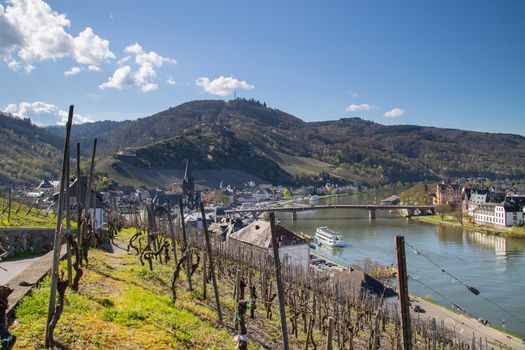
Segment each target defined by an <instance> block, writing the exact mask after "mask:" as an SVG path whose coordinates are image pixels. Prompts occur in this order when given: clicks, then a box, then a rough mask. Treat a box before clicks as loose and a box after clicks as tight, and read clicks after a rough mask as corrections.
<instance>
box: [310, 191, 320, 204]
mask: <svg viewBox="0 0 525 350" xmlns="http://www.w3.org/2000/svg"><path fill="white" fill-rule="evenodd" d="M317 204H319V196H317V195H315V194H314V195H313V196H312V197H310V205H317Z"/></svg>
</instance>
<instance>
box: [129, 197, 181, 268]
mask: <svg viewBox="0 0 525 350" xmlns="http://www.w3.org/2000/svg"><path fill="white" fill-rule="evenodd" d="M167 210H168V225H169V229H170V238H171V248H172V249H173V260H174V262H175V266H176V265H177V261H178V259H177V245H176V240H175V231H174V230H173V221H172V217H171V205H170V201H168V204H167ZM130 213H131V210H130Z"/></svg>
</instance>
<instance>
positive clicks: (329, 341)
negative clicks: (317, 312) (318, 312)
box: [325, 317, 334, 350]
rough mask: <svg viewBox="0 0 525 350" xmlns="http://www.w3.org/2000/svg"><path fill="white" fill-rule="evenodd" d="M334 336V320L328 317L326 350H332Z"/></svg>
mask: <svg viewBox="0 0 525 350" xmlns="http://www.w3.org/2000/svg"><path fill="white" fill-rule="evenodd" d="M333 336H334V318H333V317H328V336H327V337H326V346H325V349H326V350H332V349H333V348H332V338H333Z"/></svg>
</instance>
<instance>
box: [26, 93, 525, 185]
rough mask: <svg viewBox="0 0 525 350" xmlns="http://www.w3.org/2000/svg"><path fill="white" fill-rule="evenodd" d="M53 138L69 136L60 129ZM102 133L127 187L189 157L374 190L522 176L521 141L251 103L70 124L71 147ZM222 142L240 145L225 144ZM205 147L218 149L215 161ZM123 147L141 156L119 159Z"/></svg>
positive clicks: (108, 160) (168, 177)
mask: <svg viewBox="0 0 525 350" xmlns="http://www.w3.org/2000/svg"><path fill="white" fill-rule="evenodd" d="M26 124H27V123H26ZM51 131H52V132H53V133H56V134H57V135H60V134H61V131H62V134H63V128H61V127H53V128H52V129H51ZM47 134H48V135H49V133H47ZM226 134H228V135H229V136H228V137H226V138H225V135H226ZM95 136H97V137H98V138H99V146H98V153H99V155H100V156H101V159H100V160H99V164H101V165H103V168H104V169H103V170H104V171H106V172H108V173H109V174H110V175H113V176H115V177H117V178H119V179H120V180H121V181H123V182H122V183H123V184H125V183H134V184H138V183H141V182H144V181H145V182H147V183H158V184H166V183H167V181H173V179H174V178H177V177H180V173H181V171H182V169H183V166H184V159H186V158H190V159H191V160H192V164H193V165H194V169H195V170H196V171H202V172H207V174H208V175H209V177H210V178H222V179H223V180H225V181H226V182H227V181H228V180H230V178H232V177H235V176H234V174H235V173H237V174H238V176H237V177H238V178H241V177H243V176H255V177H257V178H258V179H262V180H263V181H268V182H273V183H285V182H290V181H291V180H294V181H296V182H303V183H304V182H312V181H319V180H320V179H321V178H323V179H326V178H332V179H339V180H340V181H347V182H353V183H356V184H363V185H369V186H377V185H382V184H387V183H393V182H403V183H413V182H419V181H434V180H437V179H439V178H442V177H471V176H472V177H478V176H482V177H488V178H494V179H506V178H508V179H515V178H522V177H524V176H525V138H524V137H523V136H519V135H512V134H495V133H483V132H473V131H466V130H455V129H441V128H434V127H424V126H416V125H394V126H385V125H381V124H378V123H374V122H371V121H366V120H362V119H360V118H343V119H339V120H333V121H323V122H305V121H303V120H301V119H299V118H297V117H295V116H293V115H290V114H288V113H285V112H283V111H280V110H278V109H274V108H270V107H268V106H267V105H266V104H265V103H260V102H259V101H255V100H245V99H235V100H230V101H222V100H201V101H192V102H187V103H183V104H181V105H179V106H176V107H171V108H169V109H167V110H165V111H162V112H159V113H156V114H154V115H152V116H149V117H145V118H140V119H137V120H134V121H124V122H108V121H104V122H95V123H89V124H84V125H78V126H77V125H75V126H74V127H73V141H74V142H75V141H80V142H82V143H83V145H84V147H83V148H84V149H85V150H87V149H88V148H89V147H91V141H92V138H93V137H95ZM223 140H235V142H234V143H227V144H225V145H224V146H225V147H221V146H222V143H221V142H223ZM205 147H214V151H213V152H214V154H211V153H210V152H209V151H207V150H206V149H205ZM126 149H132V150H133V152H135V153H136V154H137V157H136V159H133V160H131V159H124V158H122V157H121V156H118V155H117V153H118V152H119V151H123V150H126ZM121 153H122V152H121ZM124 153H125V152H124ZM247 154H249V155H253V154H255V155H257V157H256V158H254V159H252V157H248V158H246V157H244V155H247ZM209 156H212V159H208V157H209ZM261 163H267V164H266V165H264V166H262V165H261ZM146 180H147V181H146ZM219 181H220V180H219ZM119 182H120V181H119Z"/></svg>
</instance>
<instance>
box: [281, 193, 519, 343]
mask: <svg viewBox="0 0 525 350" xmlns="http://www.w3.org/2000/svg"><path fill="white" fill-rule="evenodd" d="M388 195H390V194H388V193H387V194H385V193H368V194H359V195H351V196H339V197H329V198H321V200H320V203H319V204H379V203H380V202H381V200H382V199H384V198H386V197H388ZM278 218H279V220H280V221H281V225H283V226H285V227H287V228H288V229H290V230H291V231H294V232H305V233H308V234H313V232H314V230H315V228H316V227H319V226H328V227H329V228H331V229H334V230H337V231H339V232H340V233H341V234H342V235H343V237H344V240H345V242H346V246H345V247H344V248H336V249H333V250H328V251H323V253H324V254H331V255H333V256H334V258H335V259H337V260H339V261H341V262H343V261H344V262H347V263H349V264H354V263H358V262H360V261H363V260H364V259H365V258H370V259H372V260H373V261H376V262H379V263H381V264H383V265H390V264H393V265H394V266H395V263H396V258H395V255H394V239H395V236H396V235H404V236H405V241H406V242H407V243H409V244H411V245H412V246H414V247H415V248H416V249H418V250H419V251H421V253H422V254H424V255H426V256H428V257H429V258H430V259H432V260H433V261H435V262H436V263H437V264H438V265H440V266H441V267H443V268H444V269H445V270H447V271H448V272H450V273H451V274H452V275H454V276H456V277H457V278H459V279H460V280H462V281H463V282H465V283H466V284H467V285H470V286H472V287H475V288H476V289H478V290H479V291H480V295H478V296H476V295H474V294H472V293H471V292H469V291H468V290H467V289H466V288H465V287H464V286H463V285H461V284H460V283H457V282H455V281H454V280H453V279H452V278H451V277H450V276H447V275H446V274H445V273H443V272H441V271H440V270H439V269H438V268H437V267H436V266H434V265H433V264H432V263H430V262H429V261H428V260H426V259H425V258H424V257H423V255H421V254H417V253H416V252H415V251H414V250H413V249H411V248H409V247H407V249H406V253H407V266H408V273H409V274H410V275H412V276H413V277H414V278H416V279H417V280H419V281H420V282H421V283H423V284H424V285H423V284H421V283H419V282H417V281H415V280H413V279H411V280H409V289H410V292H412V293H414V294H417V295H419V296H422V297H430V298H431V299H432V300H433V301H435V302H438V303H440V304H442V305H445V306H449V307H450V306H451V305H450V302H449V301H447V299H445V298H443V297H441V296H440V295H438V294H437V293H436V292H438V293H439V294H442V295H443V296H444V297H446V298H448V299H449V300H450V301H452V302H454V303H455V304H457V305H459V306H460V307H462V308H463V309H464V310H466V311H467V312H468V313H469V314H471V315H473V316H475V317H482V318H484V319H488V320H489V321H490V323H492V324H494V325H497V326H499V327H502V326H503V322H505V328H506V329H507V330H510V331H512V332H514V333H518V334H520V335H521V336H525V239H513V238H505V237H498V236H493V235H488V234H484V233H479V232H468V231H464V230H462V229H460V228H453V227H442V226H439V225H432V224H427V223H422V222H417V221H414V220H410V219H405V218H402V217H401V216H399V214H397V213H391V214H390V213H388V212H386V211H378V212H377V218H376V219H375V220H374V221H372V222H369V219H368V211H366V210H348V209H336V210H333V209H325V210H317V211H309V212H299V213H297V221H292V220H291V214H290V213H280V214H279V215H278ZM425 285H426V286H425ZM427 286H428V287H430V288H432V289H434V290H435V291H432V290H431V289H430V288H428V287H427ZM503 309H505V310H506V311H504V310H503ZM509 312H510V313H509ZM511 314H512V315H511ZM516 318H519V319H521V320H522V321H520V320H518V319H516ZM503 320H504V321H503Z"/></svg>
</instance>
